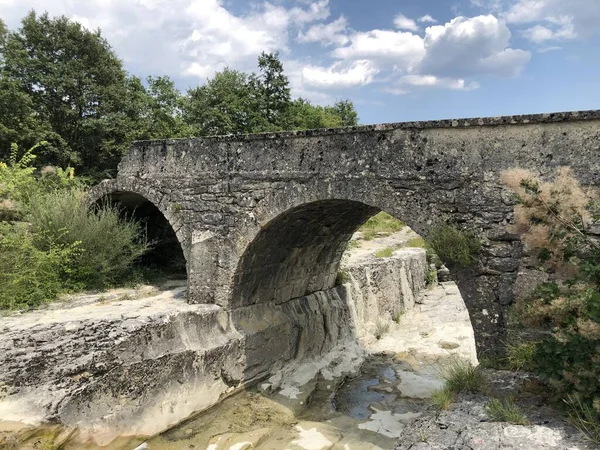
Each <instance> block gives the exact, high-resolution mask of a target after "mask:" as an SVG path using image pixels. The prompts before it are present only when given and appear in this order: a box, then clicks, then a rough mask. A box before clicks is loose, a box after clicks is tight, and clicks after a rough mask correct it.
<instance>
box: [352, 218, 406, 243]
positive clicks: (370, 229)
mask: <svg viewBox="0 0 600 450" xmlns="http://www.w3.org/2000/svg"><path fill="white" fill-rule="evenodd" d="M405 226H406V225H405V224H404V223H403V222H401V221H400V220H398V219H396V218H395V217H393V216H390V215H389V214H388V213H386V212H383V211H381V212H380V213H378V214H375V215H374V216H373V217H371V218H370V219H369V220H367V221H366V222H365V223H364V224H363V225H362V226H361V227H360V228H359V231H360V233H361V235H362V238H363V239H364V240H366V241H370V240H371V239H373V238H374V237H375V236H377V235H389V234H392V233H395V232H396V231H400V230H402V229H403V228H404V227H405Z"/></svg>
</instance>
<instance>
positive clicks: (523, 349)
mask: <svg viewBox="0 0 600 450" xmlns="http://www.w3.org/2000/svg"><path fill="white" fill-rule="evenodd" d="M536 347H537V343H535V342H521V343H520V344H509V345H507V346H506V363H507V365H508V368H509V369H510V370H515V371H520V370H527V371H531V369H532V361H533V356H534V354H535V350H536Z"/></svg>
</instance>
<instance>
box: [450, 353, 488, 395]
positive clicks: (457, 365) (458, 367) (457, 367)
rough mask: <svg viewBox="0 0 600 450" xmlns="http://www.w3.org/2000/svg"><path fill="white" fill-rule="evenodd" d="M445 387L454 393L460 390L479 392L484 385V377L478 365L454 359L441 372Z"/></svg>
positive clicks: (460, 391) (458, 392)
mask: <svg viewBox="0 0 600 450" xmlns="http://www.w3.org/2000/svg"><path fill="white" fill-rule="evenodd" d="M442 378H443V380H444V382H445V387H446V388H447V389H449V390H450V391H452V392H454V393H455V394H460V393H462V392H470V393H477V392H481V391H482V389H483V388H484V386H485V378H484V376H483V372H482V371H481V368H480V367H479V366H474V365H473V364H471V363H468V362H463V361H460V360H456V361H455V362H453V363H452V364H450V365H449V366H448V367H446V369H445V370H444V371H443V373H442Z"/></svg>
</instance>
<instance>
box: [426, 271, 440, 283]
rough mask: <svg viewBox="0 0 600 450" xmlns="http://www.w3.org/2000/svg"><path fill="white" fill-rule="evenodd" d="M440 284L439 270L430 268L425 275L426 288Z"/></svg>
mask: <svg viewBox="0 0 600 450" xmlns="http://www.w3.org/2000/svg"><path fill="white" fill-rule="evenodd" d="M437 282H438V278H437V269H433V268H430V269H428V270H427V273H426V274H425V286H427V287H432V286H436V285H437Z"/></svg>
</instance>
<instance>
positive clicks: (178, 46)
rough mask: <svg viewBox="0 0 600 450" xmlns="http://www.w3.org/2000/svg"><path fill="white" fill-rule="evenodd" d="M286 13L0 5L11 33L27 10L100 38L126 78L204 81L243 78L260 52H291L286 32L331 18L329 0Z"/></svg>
mask: <svg viewBox="0 0 600 450" xmlns="http://www.w3.org/2000/svg"><path fill="white" fill-rule="evenodd" d="M303 3H304V4H301V5H298V6H294V7H291V8H286V7H284V6H283V5H282V4H281V2H273V3H270V2H268V1H262V0H261V1H260V2H258V3H256V4H254V5H253V6H252V7H250V8H249V11H248V12H246V13H243V14H242V13H239V14H234V13H233V12H231V10H230V9H228V8H227V7H226V3H224V2H223V1H222V0H136V1H123V0H86V1H65V0H29V1H27V2H25V1H21V0H19V1H11V2H9V3H7V2H6V0H3V1H0V16H1V17H2V18H3V19H4V20H5V21H7V22H8V24H9V26H10V27H11V28H16V27H17V26H18V25H19V21H20V19H21V18H22V17H24V16H25V14H27V12H28V11H29V10H30V9H32V8H33V9H35V10H36V11H44V10H47V11H48V12H49V14H50V15H53V16H56V15H66V16H67V17H70V18H73V19H76V20H78V21H80V22H81V23H82V24H84V26H86V27H88V28H90V29H96V28H98V27H99V28H101V29H102V33H103V35H104V36H105V37H106V38H107V40H108V41H109V42H110V44H111V45H112V46H113V48H114V49H115V51H116V53H117V54H118V55H119V57H120V58H122V59H123V60H124V61H125V62H126V64H127V67H128V69H129V70H130V71H132V72H134V73H136V74H139V75H147V74H167V75H170V76H172V77H180V76H194V77H200V78H204V77H206V76H211V75H212V74H213V73H214V72H215V71H217V70H221V69H222V68H223V67H225V66H231V67H233V68H236V69H241V70H249V69H253V68H254V67H255V65H256V57H257V55H258V54H259V53H260V52H261V51H281V52H283V53H286V52H289V51H290V49H289V36H290V32H292V31H293V30H297V29H299V28H301V27H304V26H308V25H309V24H310V23H312V22H315V21H320V20H325V19H327V18H328V17H329V15H330V11H329V0H314V1H308V2H303Z"/></svg>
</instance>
